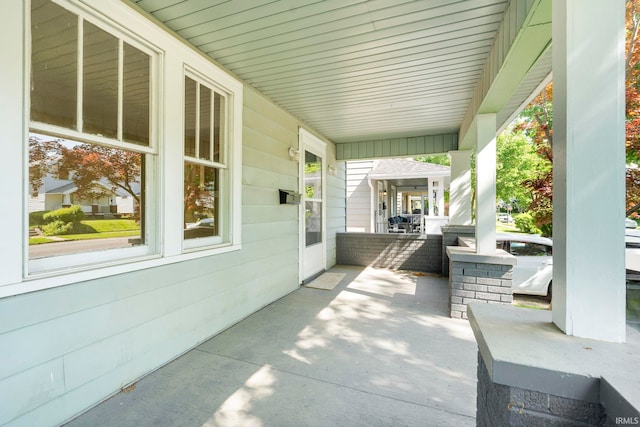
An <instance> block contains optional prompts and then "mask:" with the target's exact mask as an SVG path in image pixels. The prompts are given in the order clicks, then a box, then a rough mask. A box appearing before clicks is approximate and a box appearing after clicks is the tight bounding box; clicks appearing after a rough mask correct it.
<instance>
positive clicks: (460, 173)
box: [449, 150, 471, 225]
mask: <svg viewBox="0 0 640 427" xmlns="http://www.w3.org/2000/svg"><path fill="white" fill-rule="evenodd" d="M449 159H451V184H450V186H449V224H450V225H471V150H464V151H463V150H461V151H449Z"/></svg>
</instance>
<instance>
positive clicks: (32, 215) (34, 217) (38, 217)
mask: <svg viewBox="0 0 640 427" xmlns="http://www.w3.org/2000/svg"><path fill="white" fill-rule="evenodd" d="M48 212H49V211H37V212H29V225H30V226H33V225H45V224H46V223H47V221H45V220H44V215H45V214H46V213H48Z"/></svg>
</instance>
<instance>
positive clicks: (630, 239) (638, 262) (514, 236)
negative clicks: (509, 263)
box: [496, 229, 640, 298]
mask: <svg viewBox="0 0 640 427" xmlns="http://www.w3.org/2000/svg"><path fill="white" fill-rule="evenodd" d="M625 231H626V233H625V234H626V235H625V242H626V249H625V266H626V270H627V273H633V274H640V230H632V229H626V230H625ZM496 247H497V248H498V249H504V250H505V251H507V252H509V253H510V254H511V255H514V256H515V257H517V259H518V260H517V264H516V265H515V266H514V267H513V293H514V294H527V295H541V296H547V297H549V298H551V288H552V286H551V280H552V278H553V256H552V255H553V242H552V240H551V239H548V238H546V237H541V236H538V235H534V234H519V233H498V234H497V235H496Z"/></svg>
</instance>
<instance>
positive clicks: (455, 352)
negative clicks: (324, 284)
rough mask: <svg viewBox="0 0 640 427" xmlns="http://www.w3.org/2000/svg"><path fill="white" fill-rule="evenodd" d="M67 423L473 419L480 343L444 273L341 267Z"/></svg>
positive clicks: (435, 422)
mask: <svg viewBox="0 0 640 427" xmlns="http://www.w3.org/2000/svg"><path fill="white" fill-rule="evenodd" d="M330 273H332V275H334V274H339V275H342V276H334V277H336V278H340V279H341V280H340V282H339V283H338V285H337V286H336V287H335V288H334V289H333V290H330V291H326V290H319V289H313V288H309V287H302V288H300V289H298V290H296V291H295V292H293V293H291V294H289V295H287V296H286V297H284V298H282V299H280V300H278V301H276V302H274V303H273V304H270V305H269V306H267V307H265V308H263V309H262V310H260V311H259V312H257V313H255V314H253V315H251V316H250V317H248V318H246V319H245V320H243V321H242V322H240V323H238V324H236V325H235V326H233V327H231V328H229V329H227V330H226V331H224V332H222V333H220V334H219V335H217V336H215V337H214V338H212V339H210V340H208V341H206V342H204V343H203V344H201V345H200V346H198V347H197V348H195V349H194V350H191V351H190V352H188V353H186V354H185V355H183V356H182V357H180V358H178V359H177V360H175V361H173V362H171V363H169V364H168V365H166V366H164V367H163V368H161V369H159V370H157V371H155V372H153V373H152V374H150V375H148V376H147V377H145V378H143V379H142V380H140V381H139V382H138V383H136V384H135V385H134V386H132V387H130V389H129V390H127V391H123V392H120V393H118V394H117V395H115V396H113V397H112V398H110V399H108V400H107V401H105V402H103V403H102V404H100V405H98V406H96V407H95V408H93V409H91V410H90V411H88V412H86V413H84V414H83V415H81V416H80V417H78V418H76V419H74V420H73V421H71V422H70V423H68V424H67V425H68V426H70V427H71V426H74V427H77V426H97V425H100V426H118V427H125V426H185V427H186V426H225V427H226V426H256V427H257V426H465V425H468V426H472V425H475V414H476V366H477V347H476V342H475V339H474V336H473V333H472V331H471V328H470V326H469V323H468V322H467V321H466V320H458V319H450V318H449V317H448V308H447V304H448V303H447V301H448V284H447V279H446V278H442V277H436V276H416V275H415V274H413V273H411V272H403V271H390V270H384V269H374V268H363V267H346V266H344V267H343V266H339V267H336V268H333V269H332V270H330Z"/></svg>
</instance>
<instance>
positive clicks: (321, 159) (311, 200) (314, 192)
mask: <svg viewBox="0 0 640 427" xmlns="http://www.w3.org/2000/svg"><path fill="white" fill-rule="evenodd" d="M300 142H301V144H300V145H301V156H300V164H301V169H302V171H301V176H302V177H303V179H302V183H303V188H302V203H301V209H302V232H301V236H302V238H301V247H302V248H303V249H302V251H301V252H302V256H301V258H302V259H301V265H302V281H306V280H307V279H310V278H312V277H314V276H315V275H317V274H318V273H321V272H322V271H324V270H325V268H326V253H327V251H326V232H325V228H326V225H325V224H326V220H325V217H326V214H325V212H326V206H325V200H326V188H325V179H326V175H325V171H326V165H325V153H326V145H325V143H324V142H322V141H321V140H319V139H317V138H315V137H314V136H313V135H311V134H309V133H308V132H306V131H304V130H303V129H300Z"/></svg>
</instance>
